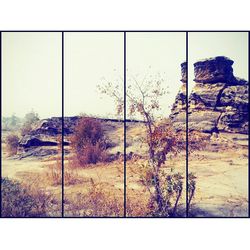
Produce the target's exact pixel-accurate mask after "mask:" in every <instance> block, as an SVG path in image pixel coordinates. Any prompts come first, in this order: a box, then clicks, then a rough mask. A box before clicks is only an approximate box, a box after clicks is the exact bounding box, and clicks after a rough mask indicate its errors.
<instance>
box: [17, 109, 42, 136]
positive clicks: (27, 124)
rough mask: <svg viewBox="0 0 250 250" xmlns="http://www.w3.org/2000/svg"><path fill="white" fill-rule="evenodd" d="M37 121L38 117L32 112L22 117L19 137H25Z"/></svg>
mask: <svg viewBox="0 0 250 250" xmlns="http://www.w3.org/2000/svg"><path fill="white" fill-rule="evenodd" d="M37 121H39V116H38V114H37V113H35V112H34V111H33V110H32V111H31V112H29V113H27V114H26V115H25V117H24V124H23V126H22V128H21V135H22V136H24V135H27V134H29V132H30V131H31V130H32V128H33V126H34V124H35V123H36V122H37Z"/></svg>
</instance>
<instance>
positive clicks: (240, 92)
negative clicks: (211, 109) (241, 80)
mask: <svg viewBox="0 0 250 250" xmlns="http://www.w3.org/2000/svg"><path fill="white" fill-rule="evenodd" d="M219 101H220V104H221V105H222V106H232V107H235V108H237V109H238V110H241V111H247V110H248V85H238V86H229V87H227V88H225V89H224V90H223V92H222V94H221V96H220V100H219Z"/></svg>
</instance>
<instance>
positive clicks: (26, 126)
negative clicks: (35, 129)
mask: <svg viewBox="0 0 250 250" xmlns="http://www.w3.org/2000/svg"><path fill="white" fill-rule="evenodd" d="M31 130H32V126H31V124H29V123H27V124H24V125H23V126H22V128H21V135H22V136H25V135H28V134H29V133H30V132H31Z"/></svg>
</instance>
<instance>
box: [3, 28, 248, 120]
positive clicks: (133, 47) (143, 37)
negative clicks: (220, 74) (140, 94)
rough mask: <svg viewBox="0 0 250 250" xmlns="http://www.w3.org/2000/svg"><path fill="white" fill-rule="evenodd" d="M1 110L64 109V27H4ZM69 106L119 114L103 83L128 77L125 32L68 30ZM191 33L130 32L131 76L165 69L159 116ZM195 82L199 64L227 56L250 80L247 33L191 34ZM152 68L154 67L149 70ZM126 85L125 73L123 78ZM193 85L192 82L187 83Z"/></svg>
mask: <svg viewBox="0 0 250 250" xmlns="http://www.w3.org/2000/svg"><path fill="white" fill-rule="evenodd" d="M2 37H3V40H2V52H3V58H2V73H3V74H2V84H3V86H2V89H3V94H2V97H3V100H2V102H3V107H2V110H3V116H10V115H12V114H13V113H15V114H16V115H18V116H20V117H23V116H24V115H25V114H26V113H27V112H29V111H31V110H32V109H33V110H34V111H36V112H38V113H39V115H40V117H41V118H48V117H52V116H61V104H62V92H61V91H62V87H61V86H62V82H61V81H62V68H61V67H62V57H61V52H62V47H61V46H62V42H61V33H52V32H49V33H46V32H40V33H39V32H35V33H15V32H14V33H13V32H12V33H6V32H4V33H3V34H2ZM64 37H65V40H64V52H65V58H64V93H65V94H64V109H65V115H66V116H73V115H78V114H80V113H86V114H92V115H98V116H101V117H110V118H113V117H115V107H114V102H113V100H112V99H111V98H110V97H108V96H104V95H101V94H100V92H99V91H98V89H97V86H98V85H99V84H102V83H103V78H105V79H106V80H107V81H111V82H115V81H116V79H119V78H120V77H121V78H122V76H123V68H124V65H123V63H124V58H123V52H124V47H123V46H124V44H123V39H124V37H123V33H122V32H121V33H119V32H116V33H112V32H111V33H110V32H109V33H104V32H98V33H93V32H86V33H79V32H77V33H73V32H72V33H70V32H66V33H64ZM185 38H186V35H185V32H184V33H183V32H178V33H176V32H166V33H164V32H148V33H147V32H139V33H137V32H128V33H127V40H126V41H127V42H126V46H127V48H126V51H127V53H126V55H127V65H126V66H127V77H130V76H132V75H133V76H136V78H138V79H139V80H140V79H142V78H143V77H144V76H145V74H146V73H148V72H149V71H150V74H157V73H161V74H164V83H163V87H165V88H166V87H167V86H168V87H169V91H170V93H169V94H167V95H166V97H164V98H162V100H161V106H162V111H161V115H163V116H167V115H168V114H169V113H170V109H171V106H172V104H173V102H174V99H175V96H176V94H177V92H178V91H179V88H180V86H181V82H180V79H181V68H180V64H181V63H182V62H184V61H185V57H186V41H185ZM188 44H189V47H188V49H189V52H188V58H189V85H190V86H191V87H193V82H192V80H193V79H194V76H193V63H195V62H196V61H198V60H200V59H204V58H208V57H214V56H218V55H224V56H227V57H229V58H231V59H232V60H234V62H235V63H234V65H233V68H234V73H235V75H236V76H238V77H242V78H245V79H248V75H247V74H248V36H247V33H246V32H245V33H239V32H237V33H233V32H223V33H218V32H214V33H213V32H207V33H202V32H192V33H189V42H188ZM149 68H150V69H149ZM118 83H119V84H121V89H122V88H123V86H122V84H123V82H122V80H120V81H118ZM190 89H191V88H190V87H189V90H190Z"/></svg>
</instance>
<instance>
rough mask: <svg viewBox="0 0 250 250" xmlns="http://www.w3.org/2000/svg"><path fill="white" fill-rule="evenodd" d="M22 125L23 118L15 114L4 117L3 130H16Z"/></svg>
mask: <svg viewBox="0 0 250 250" xmlns="http://www.w3.org/2000/svg"><path fill="white" fill-rule="evenodd" d="M20 125H21V119H20V118H19V117H17V116H16V115H15V114H12V116H11V117H3V118H2V129H3V130H16V129H19V128H20Z"/></svg>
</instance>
